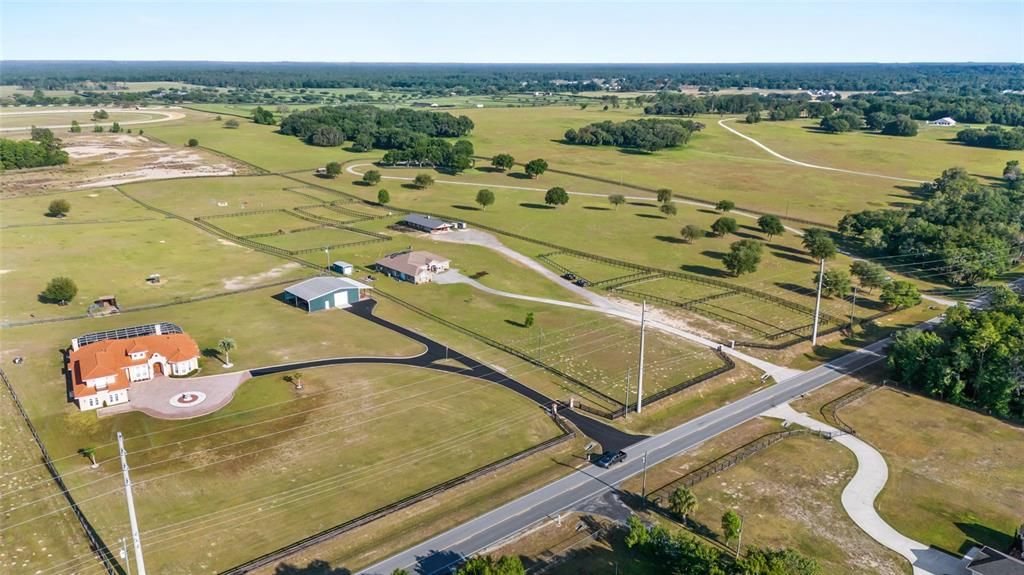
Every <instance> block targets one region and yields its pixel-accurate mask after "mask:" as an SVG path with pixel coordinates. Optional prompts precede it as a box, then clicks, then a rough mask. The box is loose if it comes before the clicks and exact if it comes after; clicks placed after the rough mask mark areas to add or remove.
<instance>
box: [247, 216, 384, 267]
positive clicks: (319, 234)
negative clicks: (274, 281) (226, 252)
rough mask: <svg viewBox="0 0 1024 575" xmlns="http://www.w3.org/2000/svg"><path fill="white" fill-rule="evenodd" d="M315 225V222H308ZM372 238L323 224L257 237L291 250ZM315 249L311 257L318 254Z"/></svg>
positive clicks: (349, 242)
mask: <svg viewBox="0 0 1024 575" xmlns="http://www.w3.org/2000/svg"><path fill="white" fill-rule="evenodd" d="M310 225H315V224H310ZM372 239H374V238H373V237H372V236H368V235H364V234H360V233H357V232H353V231H350V230H342V229H339V228H335V227H331V226H323V227H320V228H316V229H312V230H300V231H296V232H292V233H285V234H279V235H273V236H267V237H262V238H257V241H259V242H260V243H262V244H266V245H268V246H273V247H275V248H281V249H285V250H291V251H299V250H309V249H314V248H324V247H332V246H344V245H345V244H352V243H356V242H364V241H366V240H372ZM320 255H321V253H320V251H317V253H316V254H314V255H313V257H316V256H320ZM317 259H319V257H317Z"/></svg>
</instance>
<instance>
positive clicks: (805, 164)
mask: <svg viewBox="0 0 1024 575" xmlns="http://www.w3.org/2000/svg"><path fill="white" fill-rule="evenodd" d="M735 119H736V118H725V119H724V120H719V121H718V125H719V126H721V127H723V128H725V129H726V130H728V131H730V132H732V133H733V134H736V135H737V136H739V137H741V138H743V139H744V140H746V141H748V142H750V143H752V144H754V145H755V146H757V147H758V148H761V149H762V150H764V151H766V152H768V153H769V154H771V155H773V156H775V157H776V158H778V159H780V160H782V161H784V162H789V163H790V164H794V165H797V166H801V167H804V168H813V169H815V170H828V171H830V172H842V173H844V174H853V175H855V176H869V177H872V178H882V179H885V180H894V181H897V182H912V183H915V184H923V183H925V181H924V180H914V179H911V178H900V177H897V176H886V175H883V174H873V173H871V172H858V171H857V170H846V169H843V168H833V167H831V166H819V165H817V164H808V163H807V162H801V161H800V160H794V159H793V158H789V157H786V156H783V155H782V154H780V153H778V152H776V151H775V150H773V149H771V148H769V147H768V146H766V145H764V144H762V143H761V142H758V141H757V140H755V139H754V138H751V137H750V136H748V135H746V134H744V133H742V132H740V131H738V130H736V129H735V128H730V127H729V126H726V125H725V123H726V122H731V121H733V120H735Z"/></svg>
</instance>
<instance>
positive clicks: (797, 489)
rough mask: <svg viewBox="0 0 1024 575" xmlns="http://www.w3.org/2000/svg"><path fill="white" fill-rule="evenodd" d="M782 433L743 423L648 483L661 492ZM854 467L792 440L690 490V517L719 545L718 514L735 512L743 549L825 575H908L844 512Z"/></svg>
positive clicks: (651, 474) (772, 425)
mask: <svg viewBox="0 0 1024 575" xmlns="http://www.w3.org/2000/svg"><path fill="white" fill-rule="evenodd" d="M780 429H781V426H780V425H779V422H778V421H775V420H766V419H755V420H752V421H750V422H747V423H745V424H743V425H741V426H740V427H737V428H736V429H734V430H731V431H729V432H728V433H726V434H723V435H721V436H719V437H717V438H715V439H713V440H712V441H710V442H708V443H707V444H705V445H703V446H701V447H699V448H697V449H696V450H694V451H693V452H691V453H688V454H684V455H682V456H679V457H677V458H673V459H672V460H670V461H668V462H666V463H664V464H662V465H659V466H656V467H655V468H653V469H651V470H649V471H648V485H649V486H652V485H653V486H654V489H658V487H659V486H661V485H665V484H667V483H669V482H671V481H672V480H674V479H676V478H678V477H681V476H682V475H685V473H686V472H688V471H691V470H693V469H695V468H697V467H699V466H700V465H702V464H704V463H707V462H709V461H711V460H713V459H714V458H716V457H718V456H720V455H722V454H724V453H727V452H728V451H730V450H732V449H735V448H736V447H739V446H741V445H743V444H745V443H746V442H748V441H751V440H753V439H755V438H757V437H760V436H761V435H763V434H765V433H769V432H772V431H777V430H780ZM856 465H857V464H856V459H855V458H854V456H853V454H852V453H849V452H848V451H846V450H845V449H844V448H842V447H841V446H838V445H833V444H830V443H828V442H826V441H825V440H822V439H820V438H817V437H795V438H789V439H786V440H783V441H782V442H781V443H777V444H775V445H773V446H771V447H769V448H768V449H766V450H764V451H762V452H760V453H758V454H756V455H754V456H752V457H751V458H749V459H747V460H746V461H744V462H742V463H740V464H738V465H736V466H735V467H733V468H731V469H728V470H726V471H723V472H721V473H719V474H717V475H715V476H713V477H710V478H708V479H705V480H704V481H702V482H701V483H698V484H697V485H696V486H694V487H693V492H694V495H696V497H697V501H698V508H697V511H696V512H695V513H693V514H692V516H691V519H692V520H693V522H694V523H695V524H697V527H696V529H697V531H698V532H703V533H706V534H707V535H708V536H709V537H712V538H716V539H717V538H719V537H720V531H721V527H720V520H721V516H722V513H724V512H725V511H726V510H727V509H734V510H736V511H737V512H738V513H740V514H741V515H742V516H743V517H744V519H745V521H744V523H745V525H744V528H745V529H744V534H743V545H744V547H746V546H749V545H756V546H761V547H790V548H793V549H795V550H797V551H799V552H800V553H802V554H804V555H807V556H809V557H813V558H814V559H816V560H817V561H818V562H819V563H820V564H821V565H822V568H823V572H824V573H829V574H833V573H835V574H855V573H878V574H882V573H886V574H902V573H907V572H909V566H908V565H907V564H906V562H905V560H903V559H902V558H901V557H899V556H898V555H896V554H895V553H892V552H890V551H889V550H887V549H885V548H884V547H882V546H881V545H879V544H877V543H875V542H874V541H873V540H872V539H870V538H869V537H868V536H867V535H865V534H864V533H863V532H861V531H860V529H859V528H858V527H857V526H856V525H855V524H854V523H853V521H851V520H850V519H849V517H848V516H847V515H846V512H845V511H844V510H843V508H842V504H841V503H840V494H841V493H842V489H843V487H844V486H845V485H846V483H847V482H848V481H849V479H850V478H851V477H852V476H853V473H854V471H855V469H856ZM639 487H640V485H639V482H638V481H637V480H630V482H627V484H626V488H627V489H629V490H630V491H634V492H639ZM654 496H655V497H659V496H660V497H662V498H663V499H667V497H668V496H669V490H667V489H666V490H664V491H654ZM733 544H735V542H733Z"/></svg>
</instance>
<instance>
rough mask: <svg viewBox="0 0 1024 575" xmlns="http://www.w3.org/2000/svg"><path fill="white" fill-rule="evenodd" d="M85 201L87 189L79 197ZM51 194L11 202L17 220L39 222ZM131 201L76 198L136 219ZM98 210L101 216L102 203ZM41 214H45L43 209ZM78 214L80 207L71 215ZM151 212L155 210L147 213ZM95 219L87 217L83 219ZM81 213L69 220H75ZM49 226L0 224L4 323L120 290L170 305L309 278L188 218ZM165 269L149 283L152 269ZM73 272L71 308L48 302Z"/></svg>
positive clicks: (120, 294)
mask: <svg viewBox="0 0 1024 575" xmlns="http://www.w3.org/2000/svg"><path fill="white" fill-rule="evenodd" d="M74 195H75V196H76V197H77V198H82V194H78V193H76V194H74ZM46 201H47V200H46V199H42V198H19V199H10V200H4V201H3V205H4V206H20V208H21V209H20V211H19V210H13V214H12V218H13V219H15V220H16V221H17V220H21V221H25V220H30V219H35V218H34V217H30V215H31V214H32V213H33V212H35V211H36V210H40V208H41V206H42V210H43V211H45V204H46ZM124 201H126V200H124V198H122V197H120V194H117V193H116V192H113V191H109V190H108V191H104V192H101V193H100V197H98V198H90V199H86V200H82V199H77V200H75V201H74V202H73V208H72V209H74V206H75V205H89V204H90V202H96V204H97V205H98V204H101V203H109V204H110V205H111V209H112V210H114V211H120V210H122V209H123V210H124V212H123V214H124V215H129V214H130V217H131V218H135V217H137V216H140V215H143V214H139V213H138V211H137V210H136V209H135V208H131V207H128V206H126V205H125V204H124ZM96 209H97V215H98V213H99V212H100V211H102V210H101V209H100V208H96ZM37 213H38V212H37ZM72 213H73V214H74V213H75V212H72ZM144 214H148V215H149V217H152V216H153V212H149V211H145V212H144ZM82 217H88V216H82ZM74 219H75V215H72V217H69V218H67V219H66V220H65V221H67V222H68V223H69V224H70V222H72V221H74ZM38 220H44V221H46V222H47V224H48V225H39V226H31V227H14V228H4V229H0V241H2V243H3V245H4V253H3V259H2V265H0V267H2V269H3V270H4V273H3V274H2V275H0V309H2V310H3V320H4V321H23V320H30V319H34V318H48V317H60V316H72V315H81V314H84V313H86V311H87V310H88V308H89V305H90V304H92V302H93V301H94V300H95V299H96V298H97V297H99V296H102V295H114V296H116V297H117V298H118V303H119V304H120V305H121V306H123V307H135V306H140V305H147V304H154V303H168V302H173V301H177V300H182V299H187V298H191V297H196V296H203V295H209V294H213V293H221V292H227V291H233V290H238V289H242V288H246V287H252V286H257V285H260V284H265V283H270V282H273V281H283V280H286V279H288V278H299V277H302V276H304V275H307V274H308V272H303V271H301V270H300V269H299V266H298V265H297V264H294V263H292V264H288V263H287V262H282V261H281V260H279V259H277V258H274V257H272V256H268V255H265V254H263V253H260V252H256V251H253V250H252V249H249V248H245V247H241V246H238V245H235V244H231V243H230V242H226V241H223V240H218V239H217V238H215V237H212V236H210V235H209V234H206V233H203V232H202V231H200V230H198V229H196V228H195V227H193V226H190V225H188V224H186V223H184V222H180V221H177V220H171V219H149V220H142V221H124V222H116V223H90V224H82V225H67V224H59V223H50V222H54V221H55V220H52V219H50V218H46V217H44V216H42V215H41V214H39V216H38ZM154 273H155V274H160V276H161V281H160V283H159V284H150V283H148V282H147V281H146V278H147V277H148V276H149V275H150V274H154ZM57 276H67V277H70V278H72V279H73V280H74V281H75V283H76V284H77V286H78V295H77V296H76V297H75V299H74V300H72V301H71V303H70V304H69V305H67V306H58V305H55V304H52V303H43V302H41V301H40V300H39V294H40V293H41V292H42V291H43V289H44V288H45V287H46V284H47V282H49V281H50V279H51V278H53V277H57Z"/></svg>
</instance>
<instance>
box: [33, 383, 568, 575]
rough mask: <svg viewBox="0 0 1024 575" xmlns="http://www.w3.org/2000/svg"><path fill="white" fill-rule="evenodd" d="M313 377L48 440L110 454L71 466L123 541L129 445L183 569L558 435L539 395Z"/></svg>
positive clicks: (160, 535)
mask: <svg viewBox="0 0 1024 575" xmlns="http://www.w3.org/2000/svg"><path fill="white" fill-rule="evenodd" d="M303 382H304V389H303V390H302V392H301V393H296V392H295V391H294V390H293V389H292V388H291V386H290V385H289V384H287V383H285V382H283V381H282V379H281V377H280V376H268V377H264V378H257V379H254V380H251V381H249V382H247V383H246V384H245V385H244V386H243V387H242V388H241V389H240V390H239V392H238V394H237V396H236V398H235V400H234V401H233V402H232V403H231V404H230V405H229V406H228V407H227V408H225V409H224V410H221V411H220V412H218V413H216V414H213V415H210V416H207V417H204V418H200V419H196V420H191V421H189V422H187V423H183V422H159V421H154V420H151V419H150V418H148V417H146V416H144V415H139V414H130V415H122V416H116V417H113V418H109V419H99V420H97V419H95V415H94V414H86V415H88V416H91V417H92V420H91V426H90V428H89V429H88V431H86V430H85V429H83V427H84V425H83V426H79V427H78V428H76V429H75V433H74V434H67V433H66V432H64V433H60V434H59V435H55V434H52V433H50V431H49V430H47V431H46V432H44V440H45V441H46V442H47V443H48V444H51V445H53V446H54V449H55V450H56V451H57V452H58V453H62V452H66V450H70V449H72V448H74V447H75V446H76V445H81V444H83V442H92V443H94V444H99V445H100V448H99V458H100V460H101V462H103V463H101V466H100V468H99V469H98V470H95V471H94V470H90V469H89V468H88V462H87V461H84V460H82V459H81V458H70V459H67V460H64V461H63V462H61V467H62V471H63V472H64V473H65V475H66V477H67V480H68V482H69V484H70V486H71V488H72V490H73V492H74V493H76V494H77V496H78V497H79V500H80V501H82V502H83V508H84V509H85V511H86V513H87V514H88V515H89V516H90V518H91V520H92V521H93V522H94V523H95V524H96V525H97V527H98V529H99V530H100V532H101V533H106V534H107V536H108V538H112V537H113V536H114V535H115V534H120V532H121V531H120V530H121V529H122V528H123V524H124V521H125V510H124V506H123V504H122V502H121V500H120V497H119V493H118V490H117V489H116V486H117V485H118V484H119V482H120V479H119V477H120V470H119V469H117V465H116V464H115V462H114V461H106V460H108V459H110V458H111V457H113V456H114V449H113V447H112V446H111V445H110V444H109V443H107V441H106V440H107V438H109V437H110V436H111V434H112V432H113V430H114V429H117V430H120V431H122V432H124V433H125V434H126V435H127V436H128V438H129V439H128V441H127V449H128V450H129V452H131V453H132V455H131V456H130V457H131V459H132V467H133V469H132V479H133V482H134V484H135V500H136V506H137V509H138V513H139V521H140V524H141V525H142V529H143V535H142V536H143V540H144V541H146V540H148V541H150V542H153V543H152V544H151V545H150V546H148V547H147V557H146V559H147V563H150V564H151V565H154V566H155V567H154V568H157V569H158V570H160V571H162V572H174V571H188V570H194V569H196V568H201V569H204V570H211V569H218V570H219V569H224V568H227V567H230V566H232V565H234V564H236V563H238V562H241V561H244V560H246V559H249V558H251V557H253V556H256V555H259V554H261V553H264V552H267V551H271V550H273V549H275V548H277V547H280V546H282V545H284V544H287V543H290V542H292V541H295V540H298V539H300V538H302V537H304V536H306V535H310V534H312V533H315V532H317V531H319V530H322V529H325V528H327V527H330V526H332V525H335V524H337V523H340V522H342V521H345V520H346V519H350V518H353V517H356V516H358V515H360V514H362V513H365V512H367V511H370V510H372V509H375V508H377V507H380V506H382V505H385V504H387V503H390V502H392V501H395V500H397V499H400V498H402V497H405V496H408V495H411V494H413V493H415V492H417V491H420V490H422V489H425V488H427V487H430V486H432V485H435V484H437V483H440V482H442V481H444V480H446V479H449V478H452V477H455V476H457V475H459V474H461V473H465V472H467V471H470V470H472V469H474V468H476V467H479V466H480V465H484V464H486V463H489V462H491V461H494V460H497V459H500V458H501V457H504V456H506V455H509V454H512V453H515V452H517V451H519V450H522V449H525V448H527V447H529V446H531V445H534V444H536V443H538V442H540V441H543V440H545V439H548V438H550V437H553V436H554V435H556V434H557V433H558V430H557V428H556V427H555V426H554V425H553V424H552V423H551V422H550V420H549V419H548V418H547V417H546V416H545V415H544V413H543V411H542V410H540V409H537V407H536V406H535V405H533V404H532V403H531V402H529V401H528V400H525V399H522V398H520V397H518V396H516V395H514V394H513V393H512V392H509V391H507V390H504V389H503V388H500V387H497V386H494V385H493V384H489V383H486V382H481V381H478V380H475V379H470V378H464V377H461V376H458V375H453V374H442V373H437V372H422V371H419V370H417V369H415V368H405V367H396V366H336V367H329V368H319V369H313V370H307V372H306V374H305V377H304V380H303ZM81 419H83V420H84V419H85V417H82V418H81ZM439 424H441V425H439ZM469 438H472V441H466V440H467V439H469ZM339 495H340V496H339Z"/></svg>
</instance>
